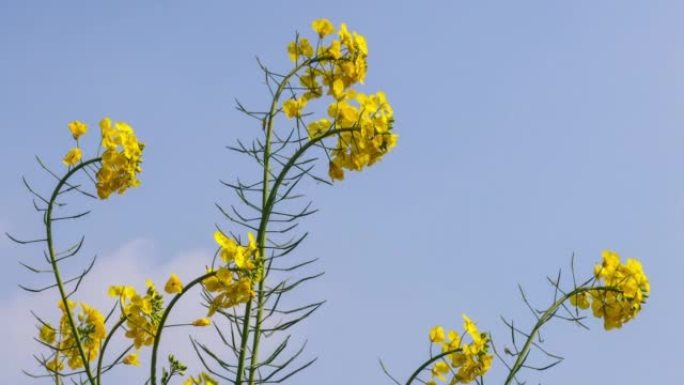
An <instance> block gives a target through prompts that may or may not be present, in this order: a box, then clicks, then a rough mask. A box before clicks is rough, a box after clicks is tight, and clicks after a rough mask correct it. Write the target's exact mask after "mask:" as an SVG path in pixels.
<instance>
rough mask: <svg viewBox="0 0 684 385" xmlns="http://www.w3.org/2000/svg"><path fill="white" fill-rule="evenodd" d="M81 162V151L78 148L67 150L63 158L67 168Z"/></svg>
mask: <svg viewBox="0 0 684 385" xmlns="http://www.w3.org/2000/svg"><path fill="white" fill-rule="evenodd" d="M80 161H81V149H80V148H78V147H74V148H72V149H71V150H69V151H68V152H67V153H66V155H65V156H64V160H63V162H64V164H65V165H67V166H73V165H75V164H76V163H78V162H80Z"/></svg>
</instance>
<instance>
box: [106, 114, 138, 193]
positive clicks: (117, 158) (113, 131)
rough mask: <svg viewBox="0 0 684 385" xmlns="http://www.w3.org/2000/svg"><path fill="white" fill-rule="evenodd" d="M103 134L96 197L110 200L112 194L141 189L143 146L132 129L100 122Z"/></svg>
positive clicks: (117, 123)
mask: <svg viewBox="0 0 684 385" xmlns="http://www.w3.org/2000/svg"><path fill="white" fill-rule="evenodd" d="M100 129H101V134H102V147H103V148H104V149H105V151H104V153H103V154H102V167H101V168H100V170H98V172H97V195H98V196H99V197H100V199H107V198H108V197H109V196H110V195H111V194H112V193H113V192H117V193H119V194H123V193H124V192H125V191H126V190H127V189H128V188H129V187H137V186H139V185H140V180H138V177H137V175H138V173H140V171H141V170H142V168H141V166H140V163H141V162H142V152H143V149H144V147H145V146H144V144H143V143H141V142H140V141H138V138H137V136H136V135H135V131H133V128H132V127H131V126H129V125H128V124H126V123H124V122H112V120H111V119H110V118H104V119H102V120H101V121H100Z"/></svg>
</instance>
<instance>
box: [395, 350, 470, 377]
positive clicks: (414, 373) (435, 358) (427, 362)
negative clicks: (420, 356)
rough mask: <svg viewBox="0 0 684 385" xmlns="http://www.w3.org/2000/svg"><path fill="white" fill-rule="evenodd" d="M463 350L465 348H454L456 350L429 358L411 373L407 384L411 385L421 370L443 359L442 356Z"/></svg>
mask: <svg viewBox="0 0 684 385" xmlns="http://www.w3.org/2000/svg"><path fill="white" fill-rule="evenodd" d="M462 350H463V349H461V348H458V349H454V350H447V351H446V352H443V353H440V354H438V355H436V356H434V357H432V358H430V359H429V360H427V361H425V362H424V363H423V364H422V365H420V366H419V367H418V369H416V370H415V371H414V372H413V374H411V377H409V379H408V381H406V385H411V383H412V382H413V381H414V380H415V379H416V378H418V376H419V375H420V372H422V371H423V370H425V369H426V368H427V367H428V366H430V365H432V363H433V362H437V361H439V360H441V359H442V358H444V357H446V356H448V355H450V354H452V353H458V352H460V351H462Z"/></svg>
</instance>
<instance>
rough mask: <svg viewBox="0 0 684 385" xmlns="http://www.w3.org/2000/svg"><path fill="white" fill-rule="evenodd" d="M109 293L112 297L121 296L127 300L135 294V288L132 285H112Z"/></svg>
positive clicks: (123, 299)
mask: <svg viewBox="0 0 684 385" xmlns="http://www.w3.org/2000/svg"><path fill="white" fill-rule="evenodd" d="M107 295H108V296H110V297H112V298H121V300H122V301H125V300H127V299H129V298H131V297H133V296H134V295H135V288H133V287H132V286H110V287H109V289H108V290H107Z"/></svg>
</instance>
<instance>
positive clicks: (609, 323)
mask: <svg viewBox="0 0 684 385" xmlns="http://www.w3.org/2000/svg"><path fill="white" fill-rule="evenodd" d="M602 258H603V261H602V263H599V264H596V266H595V267H594V277H595V278H596V280H597V281H598V282H599V284H600V285H601V286H604V287H605V288H606V289H607V290H590V291H588V292H587V291H584V292H581V293H579V294H576V295H574V296H572V297H571V298H570V303H572V304H573V305H575V306H577V307H579V308H581V309H587V308H589V307H590V306H591V310H592V312H593V313H594V316H595V317H597V318H603V327H604V328H605V329H606V330H610V329H614V328H620V327H622V325H623V324H624V323H626V322H628V321H630V320H631V319H633V318H634V317H636V315H637V314H638V313H639V311H641V306H642V305H643V304H644V303H645V302H646V298H647V297H648V295H649V293H650V291H651V285H650V284H649V282H648V278H647V277H646V274H644V270H643V267H642V266H641V263H640V262H639V261H637V260H636V259H633V258H627V261H626V263H624V264H623V263H622V262H621V261H620V255H618V253H616V252H614V251H609V250H605V251H604V252H603V253H602Z"/></svg>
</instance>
